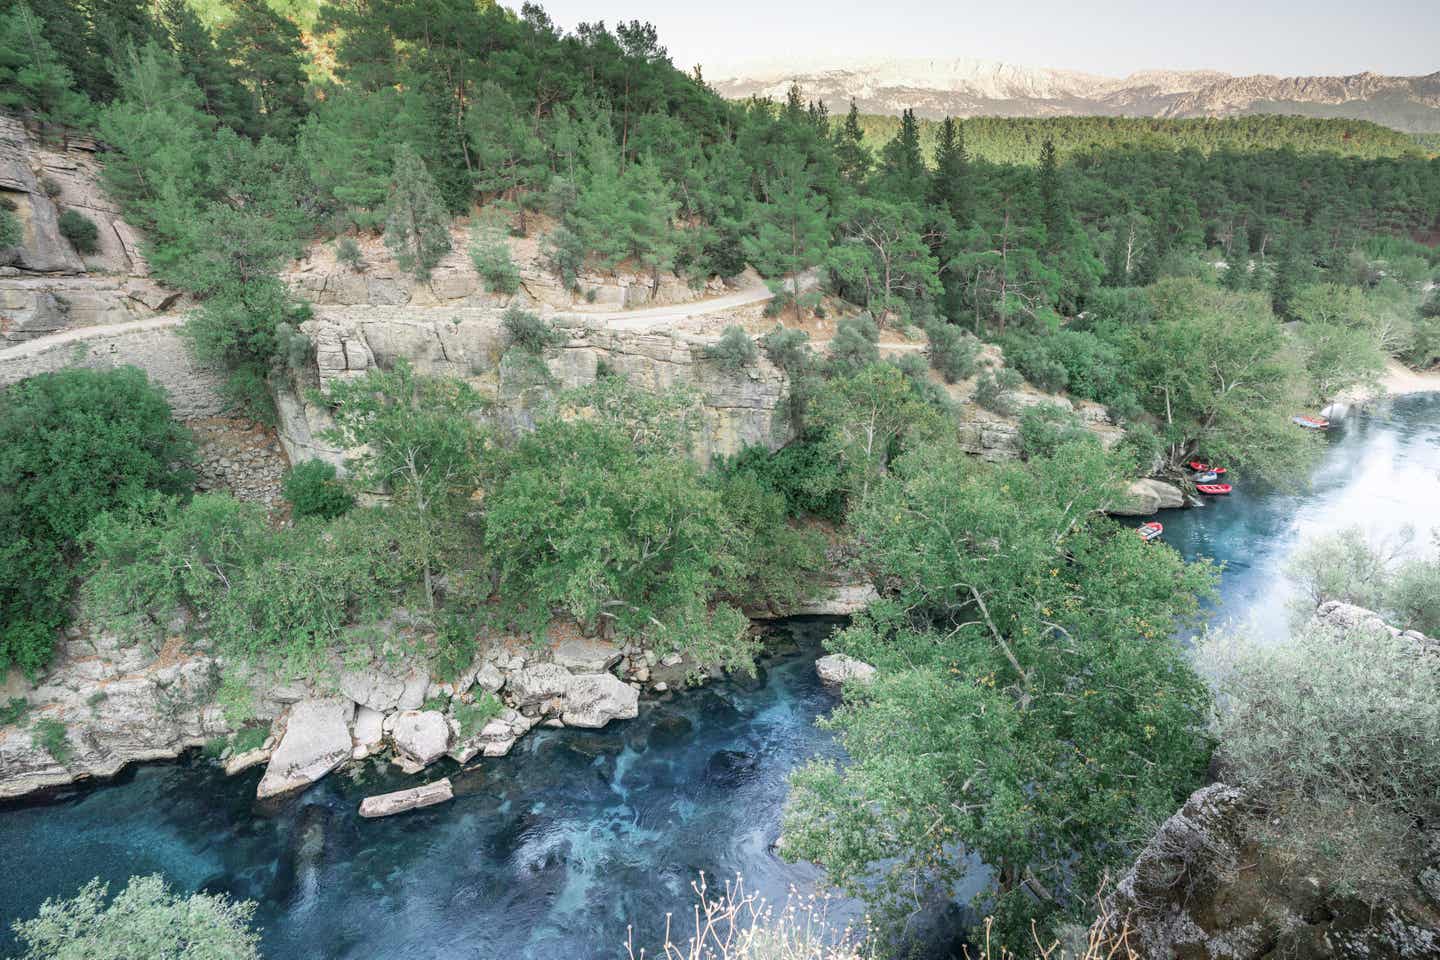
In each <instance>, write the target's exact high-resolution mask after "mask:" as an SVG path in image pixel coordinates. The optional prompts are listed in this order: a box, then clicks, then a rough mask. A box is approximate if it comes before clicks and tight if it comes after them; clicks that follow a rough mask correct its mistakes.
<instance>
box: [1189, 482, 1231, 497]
mask: <svg viewBox="0 0 1440 960" xmlns="http://www.w3.org/2000/svg"><path fill="white" fill-rule="evenodd" d="M1195 489H1196V490H1199V491H1200V492H1201V493H1208V494H1209V495H1210V496H1212V497H1223V496H1224V495H1225V494H1227V493H1229V492H1230V490H1231V489H1232V488H1231V486H1230V484H1228V483H1197V484H1196V485H1195Z"/></svg>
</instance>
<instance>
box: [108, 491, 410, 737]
mask: <svg viewBox="0 0 1440 960" xmlns="http://www.w3.org/2000/svg"><path fill="white" fill-rule="evenodd" d="M405 519H406V518H405V517H404V516H403V515H400V516H397V515H394V514H392V513H391V512H389V511H383V510H353V511H351V512H350V513H348V514H346V515H345V516H343V517H341V518H339V519H338V520H336V521H334V522H332V523H331V524H329V525H328V526H326V525H322V524H319V523H304V524H298V525H296V526H294V527H292V528H289V529H285V530H276V529H274V528H272V527H271V526H270V524H269V523H268V522H267V521H266V518H265V514H264V511H263V510H262V509H261V508H259V507H258V506H255V505H253V504H244V503H239V502H237V501H235V500H233V499H231V498H230V497H228V496H225V495H222V494H205V495H200V496H197V497H195V499H193V500H192V501H190V503H188V504H185V505H181V504H179V503H177V502H176V501H174V500H168V499H164V498H154V499H152V500H150V501H148V502H146V503H144V504H142V505H140V506H138V507H136V508H134V509H132V510H129V511H126V512H123V513H111V514H104V515H102V516H100V517H99V518H97V519H96V521H95V522H94V523H93V524H92V526H91V528H90V532H89V533H88V535H87V541H88V543H89V545H90V547H91V550H92V554H93V561H92V564H91V570H92V573H91V576H90V578H89V580H88V581H87V582H86V584H85V589H84V599H85V604H86V608H87V610H88V611H90V613H91V615H93V616H97V617H103V618H105V619H106V620H107V622H109V623H111V624H113V625H114V626H115V628H116V629H117V630H120V631H122V632H123V633H124V634H126V635H128V636H130V637H132V638H135V639H150V640H155V639H158V638H159V637H160V636H161V635H162V631H163V627H164V624H165V623H166V622H167V621H168V620H169V618H170V617H171V616H173V612H174V611H175V610H177V609H182V610H187V611H189V612H190V613H191V614H192V618H191V626H190V630H191V632H192V635H193V636H194V637H195V638H196V639H199V640H204V641H206V642H209V643H212V644H213V645H214V646H215V648H216V649H217V650H218V651H220V652H221V653H222V654H224V655H225V656H227V657H234V658H236V659H237V660H239V661H241V662H255V663H263V664H266V665H269V666H273V667H276V668H279V669H282V670H293V671H306V670H312V669H315V667H316V665H317V664H319V663H320V662H321V661H322V660H323V659H324V658H325V657H326V656H328V655H329V653H330V652H331V651H333V650H335V649H336V648H337V647H338V646H339V645H340V641H341V639H342V638H343V636H344V628H345V626H346V625H347V624H349V623H350V622H352V621H360V622H363V621H364V620H365V619H370V618H377V617H380V616H384V615H386V614H388V613H389V612H390V610H391V609H392V608H393V606H394V605H396V604H398V603H400V602H401V601H402V599H403V596H404V592H405V591H406V590H407V589H408V588H410V587H411V586H412V585H413V584H414V583H415V582H416V580H417V579H419V577H420V574H421V570H420V563H419V562H417V561H416V559H415V557H414V552H415V549H416V548H415V547H414V546H413V544H412V530H411V528H410V527H409V526H408V525H407V524H406V523H405ZM228 679H229V678H228V677H227V680H228ZM242 688H243V687H242ZM238 712H239V713H241V714H243V713H244V712H246V711H243V710H242V711H238Z"/></svg>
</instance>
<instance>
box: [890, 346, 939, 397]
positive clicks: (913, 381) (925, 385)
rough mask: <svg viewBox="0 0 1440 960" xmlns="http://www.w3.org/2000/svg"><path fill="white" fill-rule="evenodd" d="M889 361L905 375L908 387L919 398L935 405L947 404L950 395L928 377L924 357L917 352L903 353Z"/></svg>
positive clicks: (928, 371)
mask: <svg viewBox="0 0 1440 960" xmlns="http://www.w3.org/2000/svg"><path fill="white" fill-rule="evenodd" d="M889 362H890V363H893V364H894V365H895V366H896V367H897V368H898V369H899V371H900V372H901V373H903V374H904V375H905V379H906V380H907V381H909V383H910V388H911V389H912V390H914V391H915V394H916V395H917V396H918V397H919V398H920V399H921V400H924V401H925V402H926V403H929V404H931V405H933V406H936V407H941V408H944V407H947V406H949V404H950V395H949V394H947V393H946V392H945V388H944V387H942V386H940V384H938V383H936V382H935V381H934V380H932V379H930V365H929V364H928V363H926V362H925V358H924V357H922V356H920V355H919V354H918V353H905V354H901V355H900V356H898V357H891V358H890V361H889Z"/></svg>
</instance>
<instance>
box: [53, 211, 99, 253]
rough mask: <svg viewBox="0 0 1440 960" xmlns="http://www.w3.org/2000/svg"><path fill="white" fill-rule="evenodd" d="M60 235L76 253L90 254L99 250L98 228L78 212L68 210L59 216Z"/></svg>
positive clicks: (92, 221)
mask: <svg viewBox="0 0 1440 960" xmlns="http://www.w3.org/2000/svg"><path fill="white" fill-rule="evenodd" d="M60 235H61V236H62V237H64V238H65V239H66V240H69V241H70V245H71V246H72V247H74V248H75V252H76V253H82V254H91V253H98V252H99V250H100V228H99V227H97V226H95V221H94V220H91V219H90V218H89V217H87V216H85V214H83V213H81V212H80V211H79V210H75V209H68V210H66V211H65V212H64V213H62V214H60Z"/></svg>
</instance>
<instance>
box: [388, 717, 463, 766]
mask: <svg viewBox="0 0 1440 960" xmlns="http://www.w3.org/2000/svg"><path fill="white" fill-rule="evenodd" d="M390 738H391V740H393V741H394V743H395V753H396V755H397V756H398V758H399V761H400V768H401V769H402V770H409V771H412V772H413V771H415V770H419V769H421V768H423V767H426V766H429V765H430V764H432V763H434V762H435V761H436V760H439V759H440V758H441V757H443V756H444V755H445V751H446V750H448V749H449V748H450V723H449V721H447V720H446V719H445V715H444V714H443V713H441V712H440V711H438V710H406V711H405V712H404V713H401V714H398V715H397V716H396V717H395V725H394V727H393V728H392V729H391V731H390Z"/></svg>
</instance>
